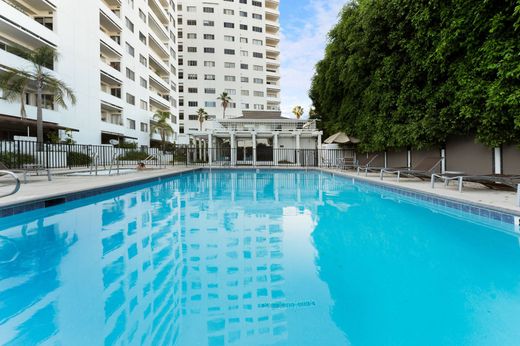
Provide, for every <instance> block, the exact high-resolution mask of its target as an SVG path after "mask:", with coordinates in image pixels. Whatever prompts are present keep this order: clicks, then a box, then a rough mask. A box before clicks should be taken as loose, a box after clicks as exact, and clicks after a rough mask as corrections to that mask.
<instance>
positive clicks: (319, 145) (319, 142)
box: [316, 132, 322, 167]
mask: <svg viewBox="0 0 520 346" xmlns="http://www.w3.org/2000/svg"><path fill="white" fill-rule="evenodd" d="M317 144H318V145H317V146H316V148H318V166H319V167H321V165H322V162H321V157H322V155H321V151H322V150H321V148H322V147H321V132H320V133H318V143H317Z"/></svg>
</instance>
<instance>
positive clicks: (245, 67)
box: [240, 64, 249, 70]
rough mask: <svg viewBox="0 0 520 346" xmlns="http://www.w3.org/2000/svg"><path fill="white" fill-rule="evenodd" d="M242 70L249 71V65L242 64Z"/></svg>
mask: <svg viewBox="0 0 520 346" xmlns="http://www.w3.org/2000/svg"><path fill="white" fill-rule="evenodd" d="M240 69H242V70H247V69H249V65H248V64H240Z"/></svg>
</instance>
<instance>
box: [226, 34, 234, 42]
mask: <svg viewBox="0 0 520 346" xmlns="http://www.w3.org/2000/svg"><path fill="white" fill-rule="evenodd" d="M224 41H227V42H235V36H229V35H224Z"/></svg>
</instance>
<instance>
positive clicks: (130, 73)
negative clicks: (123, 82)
mask: <svg viewBox="0 0 520 346" xmlns="http://www.w3.org/2000/svg"><path fill="white" fill-rule="evenodd" d="M126 78H128V79H130V80H133V81H135V72H134V71H132V70H130V69H129V68H128V67H127V68H126Z"/></svg>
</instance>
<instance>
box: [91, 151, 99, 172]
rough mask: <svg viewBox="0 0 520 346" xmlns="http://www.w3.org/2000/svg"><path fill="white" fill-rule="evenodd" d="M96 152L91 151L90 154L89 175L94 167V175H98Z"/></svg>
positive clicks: (97, 156)
mask: <svg viewBox="0 0 520 346" xmlns="http://www.w3.org/2000/svg"><path fill="white" fill-rule="evenodd" d="M98 158H99V154H98V153H93V154H92V155H90V175H92V171H93V170H94V169H95V175H98Z"/></svg>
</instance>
